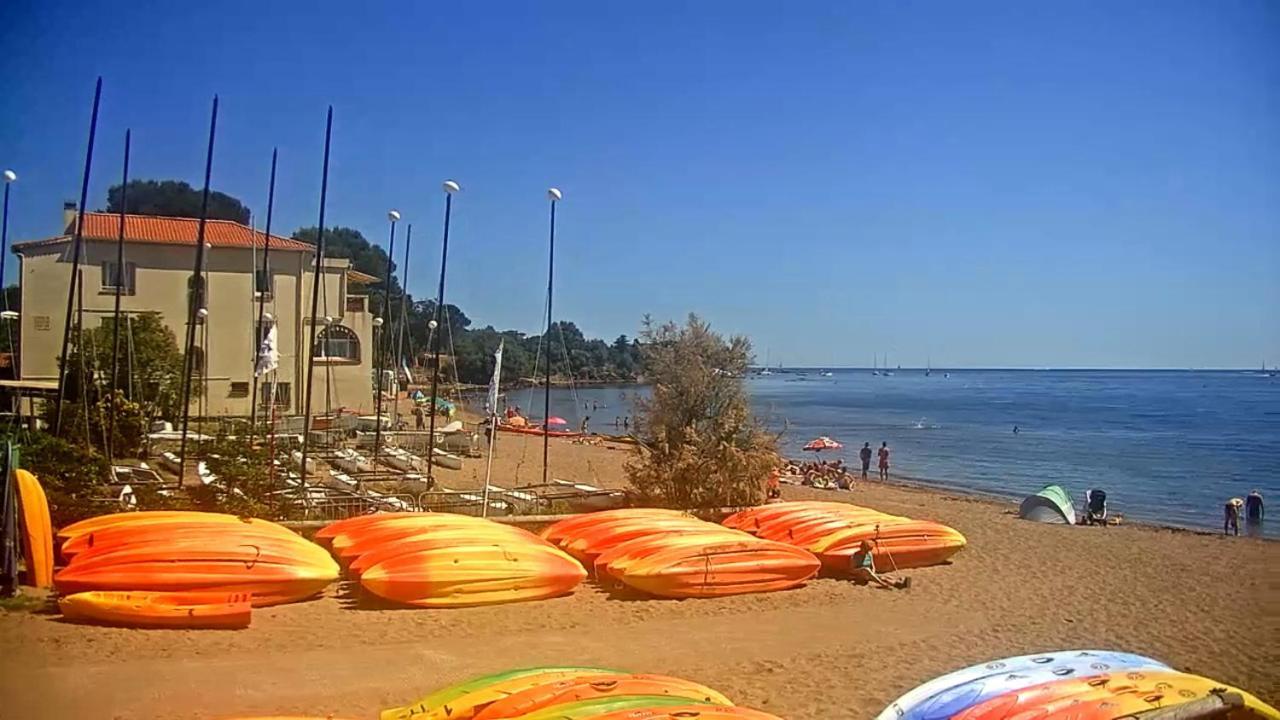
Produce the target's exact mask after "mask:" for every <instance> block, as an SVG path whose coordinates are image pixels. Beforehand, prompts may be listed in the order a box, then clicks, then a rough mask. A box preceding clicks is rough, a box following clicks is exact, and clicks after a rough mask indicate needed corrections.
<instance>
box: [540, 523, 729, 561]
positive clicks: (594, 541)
mask: <svg viewBox="0 0 1280 720" xmlns="http://www.w3.org/2000/svg"><path fill="white" fill-rule="evenodd" d="M706 527H717V528H718V526H716V525H715V524H714V523H709V522H705V521H702V520H698V519H696V518H665V517H647V518H628V519H625V520H615V521H612V522H605V523H597V524H596V525H593V526H591V527H590V528H586V529H585V530H583V532H581V533H579V534H577V535H576V536H574V537H573V538H566V540H565V542H563V543H562V544H561V548H562V549H563V550H564V551H565V552H567V553H569V554H570V555H572V556H574V557H575V558H577V559H578V560H579V561H581V562H582V564H584V565H587V566H588V567H590V566H592V565H594V564H595V561H596V558H598V557H599V556H600V554H601V553H603V552H605V551H606V550H608V549H609V548H612V547H614V546H616V545H620V544H622V543H624V542H627V541H628V540H634V539H636V538H639V537H644V536H646V535H652V534H654V533H660V532H661V533H670V532H696V531H698V530H700V529H702V528H706ZM718 529H721V530H722V531H725V532H728V531H726V530H724V529H723V528H718ZM743 537H747V536H746V535H745V534H744V535H743Z"/></svg>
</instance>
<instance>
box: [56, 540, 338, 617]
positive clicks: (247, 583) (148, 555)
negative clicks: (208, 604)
mask: <svg viewBox="0 0 1280 720" xmlns="http://www.w3.org/2000/svg"><path fill="white" fill-rule="evenodd" d="M337 577H338V565H337V563H335V562H334V561H333V559H332V558H330V557H329V556H328V555H327V554H326V553H325V552H324V549H323V548H320V547H318V546H316V545H315V544H313V543H310V542H308V541H306V540H304V539H302V538H300V537H298V538H297V539H295V540H288V539H287V538H283V537H280V536H275V535H271V534H264V535H261V536H254V535H253V534H252V532H245V533H225V534H222V535H219V534H217V533H210V534H206V535H200V536H195V537H188V538H184V539H183V540H181V541H177V542H172V543H163V542H155V543H143V544H136V545H121V546H115V547H109V548H103V549H101V550H86V551H85V552H82V553H80V554H79V555H78V556H77V557H76V558H75V560H73V561H72V562H71V564H70V565H68V566H67V567H65V568H63V569H62V570H61V571H59V572H58V573H57V575H55V576H54V584H55V585H56V587H57V588H58V590H59V592H62V593H74V592H84V591H89V590H117V591H128V590H151V591H168V592H179V591H193V590H211V591H212V590H217V591H225V592H249V593H252V594H253V604H254V606H255V607H263V606H266V605H275V604H279V603H285V602H292V601H294V600H301V599H303V598H306V597H309V596H311V595H314V594H316V593H318V592H320V591H321V590H323V589H324V588H325V587H326V586H327V585H328V584H329V583H331V582H333V581H334V580H336V579H337Z"/></svg>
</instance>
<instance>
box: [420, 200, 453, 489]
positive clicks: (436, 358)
mask: <svg viewBox="0 0 1280 720" xmlns="http://www.w3.org/2000/svg"><path fill="white" fill-rule="evenodd" d="M441 188H442V189H443V190H444V240H443V242H442V247H441V250H440V287H439V290H438V291H437V292H436V313H435V318H433V319H432V320H431V323H430V328H431V333H432V339H433V340H434V342H435V344H434V345H433V346H432V349H431V360H432V363H431V364H432V368H431V397H430V398H428V399H427V405H428V407H427V412H428V413H429V416H430V421H429V422H430V425H429V427H428V428H427V485H428V486H429V487H435V477H434V473H433V468H435V464H436V462H435V461H436V458H435V456H436V393H437V392H438V391H439V388H440V336H441V335H442V334H443V332H441V330H440V329H439V328H440V317H441V313H442V312H443V311H444V272H445V266H446V265H447V264H448V262H449V216H450V214H451V212H452V210H453V194H454V193H456V192H458V191H459V190H461V188H460V187H458V183H456V182H454V181H452V180H445V181H444V183H442V184H441Z"/></svg>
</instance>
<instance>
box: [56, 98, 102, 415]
mask: <svg viewBox="0 0 1280 720" xmlns="http://www.w3.org/2000/svg"><path fill="white" fill-rule="evenodd" d="M101 101H102V77H101V76H99V77H98V84H97V85H96V86H95V88H94V90H93V112H92V113H91V114H90V116H89V148H88V149H87V150H86V151H85V154H84V177H83V178H82V179H81V181H80V207H79V208H78V209H77V211H76V233H75V237H74V238H73V239H72V241H71V279H70V281H69V282H68V283H67V314H66V321H65V322H63V324H62V352H61V353H60V354H59V355H58V357H60V358H61V359H62V362H61V363H60V364H59V366H58V404H57V406H56V407H55V409H54V419H53V434H54V435H60V434H61V433H62V404H63V402H65V401H66V399H67V365H69V364H70V363H68V362H67V347H68V346H69V345H70V344H71V313H72V312H73V311H74V310H75V302H76V277H77V276H78V275H79V273H80V253H81V250H82V248H83V247H84V206H85V203H87V202H89V174H90V171H91V170H92V168H93V140H94V137H95V136H96V135H97V134H98V106H99V104H100V103H101Z"/></svg>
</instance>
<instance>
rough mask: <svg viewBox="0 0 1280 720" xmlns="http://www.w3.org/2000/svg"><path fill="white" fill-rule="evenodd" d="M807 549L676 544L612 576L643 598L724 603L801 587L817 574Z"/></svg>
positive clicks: (615, 568) (763, 543) (750, 542)
mask: <svg viewBox="0 0 1280 720" xmlns="http://www.w3.org/2000/svg"><path fill="white" fill-rule="evenodd" d="M820 567H821V565H820V563H819V562H818V559H817V558H815V557H814V556H813V555H812V554H810V553H809V552H808V551H806V550H804V549H803V548H797V547H794V546H791V545H787V544H785V543H777V542H772V541H770V540H760V539H758V538H749V539H746V540H714V539H713V540H709V541H705V542H699V543H693V544H676V545H674V546H672V547H669V548H665V549H662V550H659V551H657V552H654V553H652V554H650V555H647V556H646V557H643V558H640V559H637V560H635V561H634V562H631V563H629V564H627V565H626V566H625V567H622V568H619V565H618V564H617V563H616V562H615V563H613V564H611V565H610V570H609V574H610V575H612V576H614V577H616V578H618V579H619V580H621V581H622V582H623V583H625V584H627V585H629V586H631V587H633V588H636V589H637V590H642V591H644V592H647V593H650V594H653V595H659V596H661V597H671V598H689V597H720V596H724V595H739V594H743V593H757V592H772V591H775V590H786V589H788V588H793V587H798V586H800V585H802V584H804V583H805V582H807V581H808V580H809V579H810V578H812V577H813V576H814V575H816V574H817V573H818V570H819V568H820Z"/></svg>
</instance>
